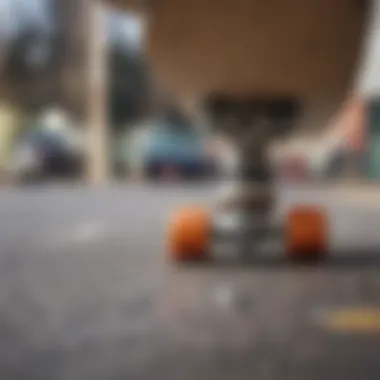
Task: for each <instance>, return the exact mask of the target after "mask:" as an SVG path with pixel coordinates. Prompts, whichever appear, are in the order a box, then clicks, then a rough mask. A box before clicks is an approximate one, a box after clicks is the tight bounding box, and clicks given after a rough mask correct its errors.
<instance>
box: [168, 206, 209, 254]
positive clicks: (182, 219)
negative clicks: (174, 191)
mask: <svg viewBox="0 0 380 380" xmlns="http://www.w3.org/2000/svg"><path fill="white" fill-rule="evenodd" d="M211 227H212V222H211V216H210V214H209V213H208V212H207V211H206V210H204V209H202V208H200V207H189V208H186V209H182V210H180V211H179V212H177V213H176V214H175V215H174V216H173V218H172V220H171V221H170V225H169V253H170V258H171V259H173V260H175V261H199V260H204V259H206V258H207V254H208V250H209V245H210V241H211Z"/></svg>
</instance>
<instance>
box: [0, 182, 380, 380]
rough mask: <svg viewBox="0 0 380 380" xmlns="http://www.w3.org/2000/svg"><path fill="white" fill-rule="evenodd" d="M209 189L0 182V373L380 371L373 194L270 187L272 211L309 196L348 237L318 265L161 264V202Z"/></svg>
mask: <svg viewBox="0 0 380 380" xmlns="http://www.w3.org/2000/svg"><path fill="white" fill-rule="evenodd" d="M213 190H214V189H213V186H211V185H192V186H189V185H187V186H180V185H177V186H169V185H162V186H156V187H147V186H143V185H118V186H113V187H111V188H102V189H89V188H86V187H81V186H68V185H67V186H66V185H52V186H36V187H30V188H25V189H17V190H16V189H5V188H4V189H2V190H0V223H1V229H0V271H1V276H0V289H1V292H0V307H1V308H0V378H1V379H4V380H14V379H17V380H18V379H20V380H21V379H22V380H34V379H36V380H45V379H46V380H55V379H57V380H63V379H65V380H87V379H91V380H100V379H102V380H103V379H107V380H119V379H128V380H133V379H155V380H156V379H157V378H160V379H165V380H178V379H181V380H186V379H189V380H190V379H191V380H192V379H197V380H214V379H215V380H216V379H218V380H222V379H239V380H244V379H249V380H251V379H255V380H256V379H260V380H261V379H262V380H269V379H270V380H272V379H273V380H277V379H278V380H280V379H281V380H287V379H289V380H298V379H300V380H314V379H315V380H317V379H318V380H320V379H324V380H337V379H345V380H354V379H355V380H356V379H357V380H362V379H366V380H371V379H374V380H377V379H379V378H380V361H379V352H380V311H379V310H380V270H379V269H380V259H377V248H376V247H377V246H378V247H379V248H380V234H379V233H378V229H379V226H380V223H379V222H380V207H379V206H380V201H377V199H372V200H371V201H370V202H369V201H367V200H366V197H362V198H361V199H360V201H359V200H358V199H356V198H355V199H351V200H347V199H346V198H344V197H343V196H342V195H340V194H339V193H334V194H332V193H331V194H330V193H327V192H324V191H323V190H321V189H317V190H311V189H307V188H298V189H296V188H281V189H280V190H279V210H280V212H279V214H280V215H281V212H282V211H284V210H285V209H286V207H289V205H290V204H291V203H292V202H308V201H311V200H312V201H313V202H320V203H321V205H324V206H325V207H326V209H327V210H328V213H329V215H330V220H331V223H332V227H331V231H332V235H333V236H332V237H331V242H330V243H331V247H332V248H334V250H336V251H337V252H338V251H339V250H341V251H346V250H347V251H348V248H350V253H349V254H347V255H345V254H340V253H336V259H333V260H331V261H329V262H327V263H324V264H322V265H318V266H308V267H295V266H292V265H290V264H289V263H286V261H284V260H281V259H278V260H269V261H268V262H265V260H260V261H258V262H252V263H240V262H239V260H236V261H233V262H229V263H227V264H223V265H221V264H218V263H214V264H208V265H205V266H192V267H190V266H189V267H178V266H174V265H171V264H170V263H168V262H167V260H166V255H165V242H164V235H165V227H166V223H165V222H166V220H167V217H168V215H169V214H170V212H171V211H172V210H174V209H176V208H177V207H179V206H180V205H181V204H186V203H189V202H191V203H201V204H204V205H205V206H207V205H209V204H210V203H211V201H212V199H213V197H214V192H213ZM342 248H344V249H342ZM367 248H372V249H371V250H370V249H367ZM367 251H368V252H367ZM369 251H371V252H369ZM379 257H380V252H379Z"/></svg>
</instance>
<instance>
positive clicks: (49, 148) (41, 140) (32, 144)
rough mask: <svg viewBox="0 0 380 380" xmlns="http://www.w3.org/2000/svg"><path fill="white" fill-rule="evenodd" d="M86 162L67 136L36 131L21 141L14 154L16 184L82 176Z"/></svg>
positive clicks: (13, 171) (29, 133) (13, 166)
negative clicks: (17, 182)
mask: <svg viewBox="0 0 380 380" xmlns="http://www.w3.org/2000/svg"><path fill="white" fill-rule="evenodd" d="M82 165H83V159H82V157H81V155H80V154H79V153H78V151H76V150H74V149H72V146H71V145H70V144H69V142H68V141H67V139H65V136H63V135H61V134H58V133H55V132H54V131H50V130H43V129H41V130H36V131H31V132H28V133H26V134H25V135H24V136H22V137H21V139H20V141H19V142H18V144H16V147H15V149H14V151H13V155H12V160H11V173H12V175H13V177H14V178H15V180H16V181H19V182H25V181H32V180H43V179H48V178H68V177H75V176H78V175H79V174H80V172H81V170H82Z"/></svg>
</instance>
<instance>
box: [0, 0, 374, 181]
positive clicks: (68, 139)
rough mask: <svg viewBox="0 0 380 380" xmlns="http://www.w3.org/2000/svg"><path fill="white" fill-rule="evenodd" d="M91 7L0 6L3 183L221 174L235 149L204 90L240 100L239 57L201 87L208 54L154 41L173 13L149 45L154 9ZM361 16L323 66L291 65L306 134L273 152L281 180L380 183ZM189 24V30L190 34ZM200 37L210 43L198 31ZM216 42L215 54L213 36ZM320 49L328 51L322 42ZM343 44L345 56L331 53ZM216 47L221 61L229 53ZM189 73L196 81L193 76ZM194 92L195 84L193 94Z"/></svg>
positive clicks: (34, 2) (363, 13) (361, 13)
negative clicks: (209, 110)
mask: <svg viewBox="0 0 380 380" xmlns="http://www.w3.org/2000/svg"><path fill="white" fill-rule="evenodd" d="M90 3H91V2H89V4H87V3H86V2H84V1H71V0H66V1H60V0H30V1H21V0H18V1H6V0H2V3H1V4H2V5H1V6H2V13H1V14H2V17H3V19H4V22H2V27H1V49H2V61H1V75H2V87H1V94H0V95H1V104H0V111H1V112H0V123H1V140H0V156H1V178H2V181H3V182H7V183H12V184H15V185H20V184H25V183H31V182H36V181H38V182H40V181H51V180H52V179H54V180H56V179H57V178H59V179H61V180H62V179H65V180H66V181H67V180H70V181H78V180H80V181H87V182H88V181H90V182H91V181H97V182H99V181H100V182H101V181H102V180H103V181H104V180H105V179H106V178H107V180H109V179H112V178H113V179H119V180H127V179H132V178H133V179H137V178H139V179H140V180H142V179H143V178H152V177H154V178H155V179H162V178H168V177H170V178H172V179H173V178H174V177H177V178H184V177H186V178H187V177H189V178H193V179H194V178H196V179H200V178H203V179H204V178H215V176H218V175H220V174H221V172H223V169H222V166H223V163H225V165H227V164H226V162H227V161H228V160H229V159H228V157H230V156H231V152H232V150H233V149H232V146H231V142H228V141H227V140H228V139H227V138H226V136H221V135H220V133H219V132H220V130H219V129H218V128H211V127H210V126H209V123H208V122H207V119H205V118H204V117H202V116H203V115H202V107H200V103H201V100H200V99H202V97H203V96H204V94H203V93H204V91H203V89H202V86H201V85H200V83H203V87H204V88H206V87H207V84H208V83H209V82H210V84H209V86H213V87H211V88H212V89H213V90H215V88H220V89H221V90H220V91H222V90H223V86H224V87H225V88H227V87H228V86H230V88H231V89H232V88H235V87H238V86H239V85H240V84H239V83H240V82H242V83H243V82H244V81H246V78H243V79H242V78H240V77H241V74H239V75H240V76H239V75H237V74H236V70H237V69H236V67H235V66H236V65H238V61H236V59H235V61H236V62H234V60H233V57H235V58H236V57H237V56H238V54H236V53H232V54H231V53H230V52H229V51H228V50H226V51H225V54H226V56H228V57H229V58H228V59H225V62H224V66H226V73H227V72H228V71H227V70H232V71H231V74H230V73H229V72H228V74H220V73H219V74H218V75H219V78H218V77H217V76H216V77H215V78H216V79H215V80H214V79H209V78H208V79H207V80H203V82H202V79H201V76H199V75H198V74H196V72H195V69H194V67H195V66H194V64H193V63H192V58H191V56H190V55H189V54H192V56H194V55H195V56H196V55H197V54H198V53H196V52H194V53H191V51H192V49H193V50H194V47H191V46H192V45H189V47H188V50H187V53H186V54H187V55H186V54H182V53H181V52H180V50H179V49H180V48H179V47H175V48H170V47H166V45H163V43H164V42H163V41H165V38H166V37H165V35H164V30H162V31H161V30H160V29H158V32H155V28H157V26H156V24H157V23H161V21H159V20H160V17H162V18H164V17H166V16H165V12H163V11H160V12H161V13H162V16H161V15H160V12H158V11H157V10H156V11H155V14H156V15H157V17H156V18H157V20H158V21H157V22H155V23H151V24H152V26H151V31H152V32H151V33H150V34H148V25H149V22H148V20H151V19H152V17H151V15H150V12H151V11H150V10H147V8H146V6H145V7H144V6H143V5H141V4H139V5H136V4H134V3H133V2H131V3H126V4H122V5H123V6H122V7H120V4H118V3H117V2H116V3H115V2H114V3H112V2H111V3H109V4H102V5H95V6H94V5H93V4H90ZM358 3H359V2H358ZM111 6H114V7H111ZM115 6H117V7H115ZM341 6H342V7H344V6H343V5H339V6H338V7H337V9H339V7H341ZM355 6H356V8H355V9H353V12H354V13H355V17H356V18H355V19H353V18H352V16H350V15H347V16H341V19H342V23H343V24H342V25H340V26H339V28H340V29H339V31H337V32H336V33H337V37H336V38H335V37H334V38H335V40H334V41H333V42H331V43H330V44H331V46H327V45H325V47H324V48H322V50H320V51H319V52H316V53H314V55H315V58H314V59H318V58H317V55H318V54H319V55H320V57H322V61H318V62H322V63H319V66H318V65H317V66H316V67H314V66H313V67H311V65H312V63H308V61H305V60H304V59H303V58H300V59H299V63H295V64H294V65H293V67H296V65H297V64H298V65H301V66H300V67H303V69H302V70H303V71H304V73H303V74H302V75H303V77H305V79H304V78H303V77H302V75H300V76H299V78H298V79H297V80H296V87H297V86H298V87H299V88H298V89H297V88H296V87H295V88H294V89H293V90H292V91H293V92H295V93H297V94H298V93H300V94H301V95H300V96H302V97H303V98H302V99H303V105H302V112H301V115H300V116H299V118H298V119H299V120H300V121H299V122H298V124H299V125H301V126H302V128H296V132H295V133H293V134H292V135H290V134H288V135H287V136H286V139H282V140H281V141H276V143H274V144H273V147H271V152H272V151H273V153H271V157H272V158H273V162H274V164H275V170H276V173H277V174H279V175H280V176H281V177H292V178H298V179H300V178H306V177H307V178H310V177H312V178H328V177H333V178H336V177H337V175H338V176H339V177H344V178H346V177H349V178H359V177H360V178H362V179H363V178H367V179H368V178H371V177H373V178H377V174H376V173H377V169H375V167H377V163H375V164H374V162H377V161H376V160H377V159H376V158H375V156H376V153H375V152H376V151H377V148H376V147H370V146H369V145H366V144H365V141H366V139H365V137H366V131H367V130H368V128H366V125H365V122H364V116H363V115H364V108H365V104H366V103H365V102H364V100H363V96H362V93H360V91H356V88H359V87H360V86H357V83H358V82H359V80H358V79H357V78H359V77H360V78H361V77H364V76H363V75H361V74H360V72H362V71H363V70H360V69H359V68H360V67H363V66H364V65H363V64H361V62H362V61H363V62H364V63H366V62H369V61H371V59H365V58H366V56H368V54H367V55H366V54H365V49H364V48H363V47H366V46H367V45H369V44H366V43H364V41H365V39H364V37H363V36H365V35H366V33H365V24H364V21H363V20H365V19H367V13H368V12H367V11H368V9H367V8H368V5H363V4H361V5H360V6H359V5H355ZM194 7H195V8H196V6H194ZM92 8H96V9H92ZM97 8H101V9H97ZM337 12H338V10H337ZM235 13H236V15H234V16H231V20H230V23H231V25H232V30H233V31H234V32H233V33H231V34H234V35H235V37H234V38H235V39H236V40H238V39H239V38H241V37H239V36H240V35H239V32H235V30H241V28H240V29H239V28H237V27H236V28H235V26H234V25H235V24H234V23H235V19H236V18H238V17H239V12H235ZM194 17H195V16H194ZM350 17H351V18H350ZM346 19H347V20H346ZM174 20H175V18H174ZM189 22H191V23H192V22H193V21H189ZM189 22H187V24H186V25H185V26H184V29H186V28H187V29H188V30H190V29H189V25H190V24H189ZM212 22H213V21H210V23H212ZM316 22H317V21H316ZM172 24H173V22H172ZM368 24H370V23H369V21H368ZM371 25H372V24H371ZM167 27H168V28H169V27H170V24H168V26H167ZM171 27H172V29H173V28H174V27H175V25H174V24H173V25H172V26H171ZM202 27H203V26H202ZM200 28H201V27H200ZM372 29H373V28H372ZM173 30H174V29H173ZM165 33H166V32H165ZM197 33H198V34H200V33H202V32H201V31H199V29H198V32H197ZM197 33H193V34H194V35H190V37H186V38H187V40H186V38H185V37H183V42H181V41H180V40H179V42H178V45H179V46H181V45H182V44H188V43H189V42H188V41H193V40H194V41H195V40H196V39H197V38H198V34H197ZM265 33H266V32H265V30H264V31H263V32H262V34H265ZM342 33H346V36H345V37H344V38H343V37H339V36H342V35H343V34H342ZM206 36H207V34H206ZM207 38H208V39H209V40H210V43H211V38H214V37H207ZM226 38H227V37H226ZM271 38H272V37H270V35H268V39H269V40H270V39H271ZM319 38H320V40H321V42H320V43H323V40H324V37H323V36H321V37H319ZM339 38H340V40H339ZM272 39H273V38H272ZM269 40H268V44H270V42H269ZM185 41H187V42H185ZM339 43H340V44H341V47H340V48H338V47H337V48H336V50H335V51H333V53H330V50H329V49H334V46H335V45H337V44H339ZM342 43H343V45H342ZM334 44H335V45H334ZM215 46H218V49H219V50H220V45H215ZM226 46H227V45H226ZM337 46H338V45H337ZM182 47H185V45H182ZM199 49H201V47H199ZM226 49H227V48H226ZM252 49H253V51H255V46H254V43H253V46H252ZM367 50H368V49H367ZM216 51H217V49H216V48H214V49H213V50H212V52H213V53H214V55H215V54H219V53H216ZM371 51H373V49H372V50H371ZM189 52H190V53H189ZM222 54H223V52H222ZM258 54H260V56H261V57H262V56H263V55H264V56H265V54H261V53H260V52H258ZM288 54H289V55H290V54H291V52H290V51H289V53H288ZM177 56H178V57H179V58H178V59H180V60H181V61H180V62H181V63H178V67H181V68H182V67H184V69H178V68H175V69H174V71H173V70H172V69H171V67H172V66H173V63H174V62H176V60H177ZM165 57H166V58H165ZM231 57H232V58H231ZM262 59H264V58H262ZM265 59H267V58H265ZM268 59H269V58H268ZM308 59H309V58H308ZM256 60H257V59H256ZM209 61H210V59H208V60H207V62H208V63H207V65H210V64H211V61H210V62H209ZM227 61H228V62H227ZM178 62H179V61H178ZM226 62H227V63H226ZM181 65H182V66H181ZM191 65H192V67H193V69H192V70H193V71H194V72H191V70H189V69H187V67H191ZM326 65H327V66H326ZM325 66H326V67H325ZM205 70H209V68H208V66H207V69H205ZM233 71H235V74H234V73H233ZM367 71H370V70H367ZM257 72H260V70H257ZM194 75H196V77H197V78H198V82H199V83H197V81H196V80H194ZM215 75H216V74H215ZM268 75H269V74H268ZM268 75H267V77H268ZM371 75H373V74H371ZM322 76H324V77H325V78H323V80H324V81H330V82H329V83H330V86H328V87H326V86H325V87H324V89H323V88H319V87H320V84H319V82H318V81H319V80H318V78H319V77H321V78H322ZM367 76H368V75H367ZM222 77H223V78H231V77H232V78H234V80H232V81H231V79H229V81H230V82H227V81H226V80H225V79H223V80H222V79H220V78H222ZM311 78H312V79H311ZM329 78H332V79H331V80H330V79H329ZM212 80H213V81H214V82H215V83H214V82H212ZM252 80H254V78H253V79H252ZM281 80H282V79H279V81H280V85H282V84H281ZM218 81H219V82H218ZM273 81H276V78H274V79H273ZM365 81H367V82H368V80H367V79H366V78H365V80H361V82H360V83H362V82H363V83H364V82H365ZM189 83H195V84H193V88H191V86H190V85H189ZM218 83H219V84H218ZM285 85H287V84H285ZM215 86H216V87H215ZM218 86H219V87H218ZM234 86H235V87H234ZM302 86H303V87H302ZM355 86H356V87H355ZM240 87H241V88H243V87H242V86H240ZM202 91H203V93H202ZM244 91H245V90H244ZM302 92H303V93H302ZM197 102H198V103H197ZM372 108H373V109H377V106H373V107H372ZM373 112H376V111H373ZM169 125H175V126H176V127H175V128H174V129H173V128H168V126H169ZM372 129H373V130H375V128H372ZM217 133H218V136H217V135H216V134H217ZM371 133H376V132H371ZM293 135H294V136H293ZM222 141H223V143H222ZM364 146H366V148H365V147H364ZM143 147H144V148H143ZM365 149H367V150H365ZM280 157H281V158H280ZM284 157H286V159H285V160H284ZM95 178H96V179H95Z"/></svg>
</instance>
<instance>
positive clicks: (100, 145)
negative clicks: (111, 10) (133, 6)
mask: <svg viewBox="0 0 380 380" xmlns="http://www.w3.org/2000/svg"><path fill="white" fill-rule="evenodd" d="M86 1H88V2H89V3H88V29H87V32H88V35H87V38H88V59H87V68H88V70H87V73H88V77H87V80H88V86H87V120H86V124H87V126H86V128H87V135H88V143H87V149H88V150H87V153H88V167H87V168H88V172H87V174H88V180H89V182H90V183H91V184H93V185H101V184H104V183H105V182H106V181H107V179H108V131H107V130H108V125H107V124H108V117H107V58H108V51H107V14H106V10H105V8H104V4H103V3H102V1H101V0H86Z"/></svg>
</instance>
